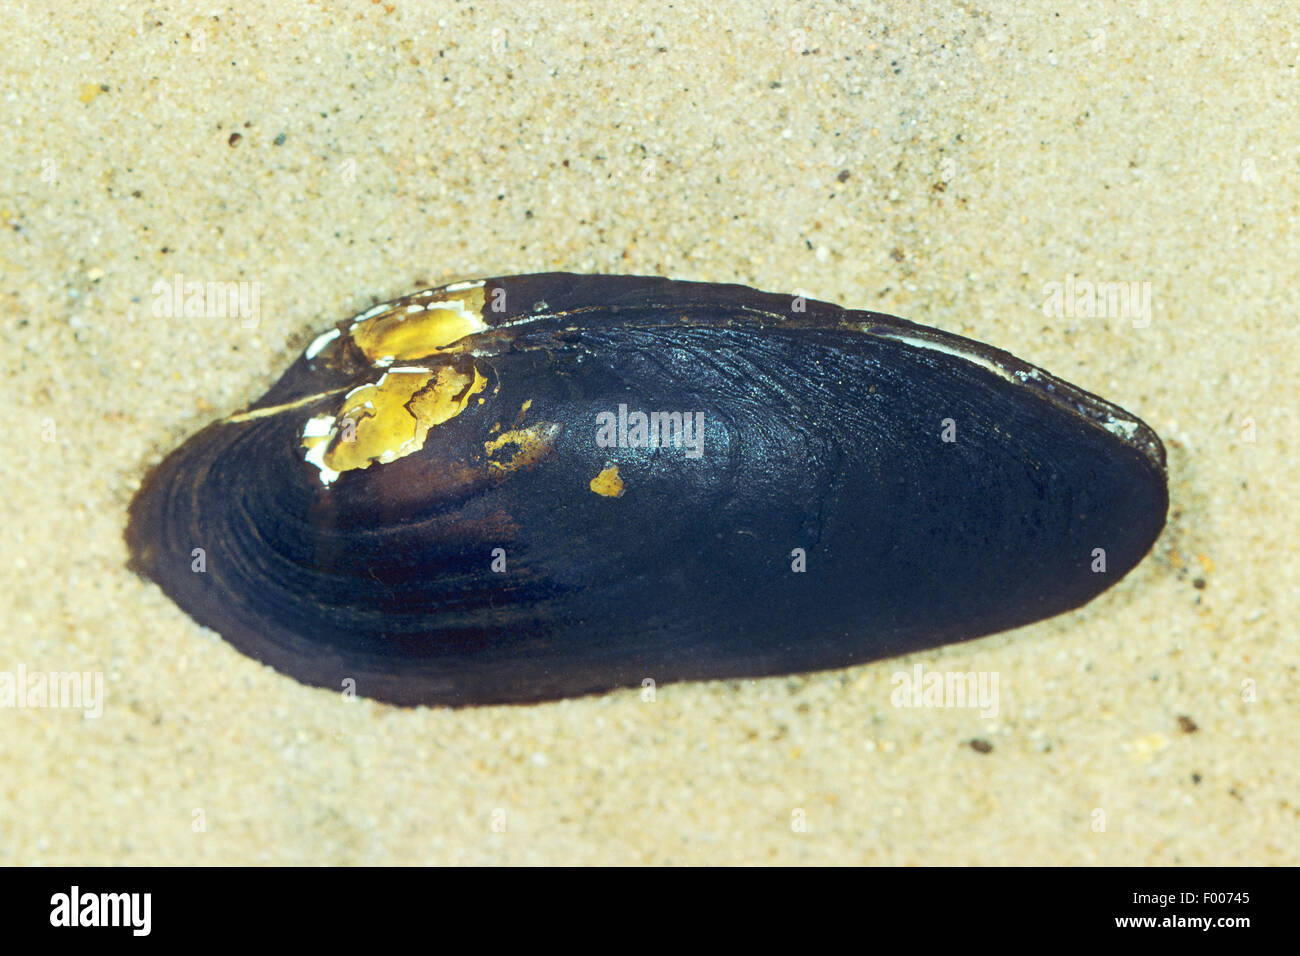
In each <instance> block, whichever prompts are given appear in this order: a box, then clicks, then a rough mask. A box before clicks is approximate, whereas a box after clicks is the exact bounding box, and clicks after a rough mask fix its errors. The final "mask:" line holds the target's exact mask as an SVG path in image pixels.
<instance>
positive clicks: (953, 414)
mask: <svg viewBox="0 0 1300 956" xmlns="http://www.w3.org/2000/svg"><path fill="white" fill-rule="evenodd" d="M482 290H483V294H484V299H485V303H491V305H488V304H485V305H484V307H483V309H482V311H481V315H482V318H483V321H484V325H485V326H486V328H484V329H483V330H481V331H478V332H475V333H473V334H471V335H469V336H467V337H465V338H463V339H461V340H459V341H457V342H455V343H454V344H453V345H451V346H448V347H444V348H441V349H439V351H438V352H437V355H436V356H435V357H433V358H431V359H429V360H428V363H427V364H429V365H430V367H432V366H433V365H435V364H437V363H440V362H447V363H450V362H456V363H461V367H465V366H466V364H467V363H472V365H473V367H474V368H475V369H477V370H478V371H479V372H481V374H482V376H483V377H484V378H485V379H486V385H485V387H483V389H482V390H481V392H479V393H478V394H477V396H476V399H478V400H474V401H469V402H468V404H466V405H465V407H464V409H463V410H462V411H460V413H459V414H456V415H455V416H454V417H452V418H450V419H449V420H447V421H445V422H442V423H441V424H437V425H436V426H434V427H433V428H431V429H430V430H429V432H428V435H427V438H426V439H425V442H424V444H423V447H422V448H420V449H419V450H418V451H416V452H414V453H411V454H407V455H405V456H404V457H399V458H397V459H396V460H393V461H389V462H388V463H386V464H380V463H377V462H376V463H375V464H371V465H370V466H369V467H366V468H359V469H355V470H349V471H345V472H343V473H341V474H339V475H338V476H337V478H336V479H335V480H333V481H332V482H331V483H328V484H327V483H325V481H324V480H323V478H322V472H321V470H320V469H319V468H318V467H317V466H315V465H313V464H311V463H309V462H307V461H305V460H304V451H303V437H302V436H303V430H304V421H306V420H307V419H308V418H310V417H311V416H313V415H318V414H320V413H322V411H324V412H325V413H326V414H328V413H329V410H330V409H332V408H336V407H337V405H338V402H339V396H338V392H337V390H338V389H341V388H345V387H349V386H355V385H357V384H359V383H362V382H366V381H373V380H374V378H375V374H376V369H375V367H374V366H373V365H370V364H368V363H367V361H366V360H365V359H364V358H359V357H358V355H359V353H358V352H357V351H356V349H355V348H353V347H352V346H351V345H350V344H349V331H348V330H349V329H350V328H352V326H350V325H349V324H348V323H342V324H341V325H340V326H339V328H340V330H341V331H340V335H339V337H338V340H337V341H335V342H334V343H333V344H332V345H331V346H330V347H328V348H326V349H324V350H323V351H321V352H320V353H319V354H316V355H314V356H313V357H312V358H308V357H307V356H306V355H304V356H303V357H302V358H300V359H298V360H297V361H296V362H295V363H294V365H293V366H292V367H291V368H290V369H289V370H288V372H286V373H285V375H284V376H283V378H282V379H281V380H280V381H279V382H278V383H277V384H276V385H275V386H273V387H272V388H271V390H270V391H269V392H268V393H267V394H266V395H265V396H263V398H262V399H261V400H260V401H259V402H258V403H256V404H255V405H254V406H252V410H253V411H254V412H257V411H258V410H263V411H265V410H272V411H266V413H265V414H249V413H245V414H244V415H243V416H234V417H232V419H228V420H223V421H220V422H217V423H214V424H212V425H210V426H208V427H207V428H206V429H204V430H203V431H201V432H199V433H198V434H197V435H195V436H193V437H192V438H191V439H190V440H189V441H187V442H186V443H185V444H184V445H182V446H181V447H180V448H179V449H177V450H176V451H175V452H173V453H172V454H171V455H170V456H168V457H167V458H166V459H165V460H164V461H163V462H162V463H161V464H160V465H158V467H157V468H156V469H154V470H153V472H152V473H151V474H150V475H149V476H148V478H147V479H146V481H145V482H144V484H143V486H142V488H141V490H140V492H139V494H138V495H137V497H136V498H135V501H134V502H133V504H132V506H131V515H130V525H129V529H128V533H127V538H128V544H129V546H130V551H131V555H132V566H133V567H134V568H135V569H136V570H137V571H138V572H140V573H142V574H144V575H146V576H148V577H149V578H152V579H153V580H154V581H156V582H157V583H158V584H159V585H160V586H161V587H162V588H163V590H164V591H165V592H166V593H167V594H168V595H169V596H170V597H171V598H172V599H173V600H174V601H176V603H177V604H178V605H180V607H182V608H183V609H184V610H185V611H187V612H188V613H189V614H190V615H191V616H192V617H193V618H194V619H195V620H196V621H198V622H199V623H201V624H203V625H205V626H207V627H210V628H212V629H214V630H216V631H217V632H219V633H220V634H221V635H222V636H223V637H224V638H226V639H227V640H228V641H230V642H231V643H232V644H234V645H235V646H236V647H237V648H239V649H240V650H241V651H243V652H244V653H246V654H248V655H250V656H252V657H254V658H256V659H258V660H260V661H264V662H265V663H267V664H270V665H271V666H273V667H275V668H277V669H278V670H281V671H283V672H284V673H286V674H289V675H292V676H293V677H295V678H297V679H298V680H300V681H303V682H305V683H308V684H313V685H319V686H321V687H328V688H333V689H336V690H338V689H342V688H345V687H350V686H355V689H356V692H357V693H358V694H361V695H364V696H369V697H372V698H376V699H378V700H382V701H388V702H391V703H396V704H405V705H413V704H430V705H464V704H484V703H521V702H531V701H540V700H548V699H554V698H559V697H566V696H573V695H579V694H586V693H591V692H599V691H606V690H610V689H612V688H617V687H628V686H640V685H642V683H643V681H645V680H647V679H648V680H653V681H655V682H656V683H659V684H662V683H665V682H668V681H676V680H683V679H705V678H740V677H756V676H762V675H772V674H782V673H790V672H800V671H811V670H819V669H826V668H836V667H844V666H846V665H850V664H855V663H859V662H862V661H867V660H871V659H875V658H881V657H887V656H891V655H896V654H900V653H904V652H908V651H915V650H918V649H922V648H928V647H933V646H935V645H939V644H945V643H949V642H953V641H962V640H966V639H969V638H973V637H977V636H980V635H983V634H989V633H991V632H995V631H1001V630H1004V629H1007V628H1012V627H1016V626H1018V625H1022V624H1026V623H1029V622H1031V621H1035V620H1039V619H1041V618H1045V617H1048V616H1051V615H1054V614H1058V613H1060V612H1062V611H1066V610H1069V609H1071V608H1075V607H1078V606H1079V605H1081V604H1083V603H1084V602H1086V601H1088V600H1089V599H1091V598H1092V597H1094V596H1095V595H1097V594H1099V593H1100V592H1101V591H1103V590H1105V589H1106V588H1107V587H1108V586H1110V585H1111V584H1113V583H1114V582H1116V581H1117V580H1119V578H1121V577H1122V576H1123V575H1124V574H1125V573H1127V572H1128V571H1129V570H1130V569H1131V568H1132V567H1133V566H1134V565H1136V564H1137V563H1138V562H1139V561H1140V560H1141V558H1142V557H1143V555H1145V554H1146V553H1147V551H1148V550H1149V549H1150V547H1151V545H1152V543H1153V542H1154V541H1155V540H1156V538H1157V537H1158V535H1159V533H1160V531H1161V528H1162V527H1163V525H1164V520H1165V511H1166V507H1167V502H1168V499H1167V491H1166V479H1165V467H1164V451H1163V448H1162V447H1161V445H1160V442H1159V439H1158V438H1157V437H1156V436H1155V434H1154V433H1153V432H1152V431H1151V430H1150V429H1149V428H1148V427H1147V426H1146V425H1144V424H1143V423H1142V422H1140V421H1139V420H1137V419H1136V418H1134V417H1133V416H1132V415H1130V414H1128V413H1127V412H1124V411H1123V410H1122V409H1119V408H1117V407H1116V406H1114V405H1111V404H1109V403H1107V402H1105V401H1104V400H1102V399H1099V398H1097V397H1096V396H1093V395H1090V394H1088V393H1086V392H1084V391H1083V390H1081V389H1078V388H1076V387H1074V386H1071V385H1069V384H1068V383H1065V382H1062V381H1060V380H1059V379H1056V378H1053V377H1052V376H1050V375H1049V374H1047V373H1046V372H1043V371H1042V370H1040V369H1036V368H1034V367H1032V366H1030V365H1028V364H1026V363H1024V362H1021V361H1020V360H1018V359H1016V358H1014V357H1012V356H1011V355H1009V354H1007V353H1005V352H1001V351H999V350H997V349H993V348H990V347H988V346H984V345H981V344H979V343H976V342H972V341H970V340H966V339H962V338H959V337H957V336H952V335H948V334H945V333H942V332H939V331H937V330H934V329H927V328H925V327H922V326H918V325H914V324H912V323H909V322H905V321H903V320H901V319H897V318H894V317H891V316H885V315H880V314H876V313H870V312H854V311H848V310H844V309H841V308H839V307H837V306H833V305H829V304H827V303H820V302H813V301H808V302H806V303H804V302H802V300H796V299H793V298H792V297H789V296H779V295H773V294H766V293H761V292H756V291H755V290H752V289H747V288H744V287H741V286H729V285H711V284H704V283H688V282H675V281H669V280H664V279H648V278H639V277H626V276H577V275H568V274H544V275H533V276H513V277H507V278H502V279H492V280H486V282H485V283H484V284H483V286H482ZM425 295H426V296H427V295H428V293H425ZM408 301H412V299H411V298H409V297H408V298H407V299H403V300H398V303H397V304H395V305H394V308H396V307H397V305H400V304H401V303H404V302H408ZM800 306H802V307H803V308H802V311H800V309H799V307H800ZM494 307H495V311H494ZM376 311H381V310H371V312H372V313H374V312H376ZM390 311H391V310H390ZM367 314H369V313H367ZM309 352H310V350H309ZM331 390H334V391H331ZM312 396H324V397H318V398H314V399H313V398H312ZM295 403H298V404H295ZM620 405H626V406H627V407H628V408H629V409H633V410H643V411H650V410H667V411H680V412H685V413H694V412H700V413H702V416H703V417H702V421H703V425H704V429H703V442H702V446H701V454H699V456H698V457H690V456H688V454H687V452H686V450H685V449H683V448H678V447H660V448H645V447H601V446H600V445H598V444H597V441H596V436H597V416H598V415H599V414H600V413H602V412H611V413H613V412H617V410H618V408H619V406H620ZM276 408H284V409H285V410H283V411H279V412H275V411H273V409H276ZM530 428H531V429H532V431H529V429H530ZM512 429H518V430H520V431H516V432H515V433H516V434H522V435H532V436H534V437H537V436H540V438H539V439H538V443H537V444H538V447H536V448H533V449H532V451H533V452H535V454H525V452H526V451H528V449H526V448H525V447H524V445H523V444H518V445H517V446H511V447H510V448H507V449H504V450H503V449H501V448H500V447H497V448H495V449H493V447H492V445H493V442H494V441H496V440H498V439H499V438H500V436H502V435H504V434H506V433H507V432H511V430H512ZM945 436H946V437H947V438H949V439H953V438H955V440H944V438H945ZM611 466H614V467H616V468H617V475H618V480H619V481H621V482H622V494H621V495H615V494H599V493H596V492H595V491H594V490H593V488H594V487H595V486H594V485H593V484H592V482H593V479H595V478H597V476H599V475H601V474H602V473H603V472H606V471H607V469H609V468H610V467H611ZM196 548H202V549H204V553H205V557H206V567H205V568H204V569H203V570H202V571H195V570H194V557H193V554H194V549H196ZM496 549H502V551H496ZM795 549H803V553H804V554H805V555H806V558H805V560H806V570H804V571H802V572H799V571H795V570H793V566H794V564H795V560H796V559H795V557H794V555H795V554H797V552H796V550H795ZM1098 549H1101V551H1102V552H1104V565H1105V569H1104V571H1099V570H1098V569H1097V568H1098V565H1097V555H1098V553H1099V552H1098ZM494 554H495V556H496V557H500V556H502V555H503V556H504V562H505V569H504V570H501V569H500V562H499V561H498V562H496V565H497V569H496V570H494ZM348 681H354V682H355V685H352V684H348V683H345V682H348Z"/></svg>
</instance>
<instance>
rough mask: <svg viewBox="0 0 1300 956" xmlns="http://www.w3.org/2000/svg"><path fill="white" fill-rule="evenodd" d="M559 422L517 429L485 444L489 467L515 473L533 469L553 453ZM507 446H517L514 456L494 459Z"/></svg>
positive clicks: (558, 432)
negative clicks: (501, 459)
mask: <svg viewBox="0 0 1300 956" xmlns="http://www.w3.org/2000/svg"><path fill="white" fill-rule="evenodd" d="M560 428H561V425H560V424H559V423H558V422H538V423H537V424H536V425H529V426H528V427H527V428H515V429H512V430H510V431H508V432H502V433H501V434H500V435H498V436H497V437H496V438H493V439H492V440H491V441H486V442H484V443H483V450H484V451H485V452H486V453H487V456H488V465H489V466H490V467H491V468H492V470H494V471H514V470H515V469H516V468H524V467H532V466H533V465H535V464H537V463H538V462H539V461H541V460H542V459H543V458H545V457H546V456H547V455H549V454H550V453H551V450H552V449H553V448H554V447H555V439H556V437H557V436H558V435H559V434H560ZM507 445H514V446H517V447H516V449H515V452H514V454H512V455H511V456H510V458H509V459H507V460H505V461H499V460H496V459H494V458H493V455H495V454H496V453H497V452H499V451H500V450H501V449H503V448H505V447H506V446H507Z"/></svg>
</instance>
